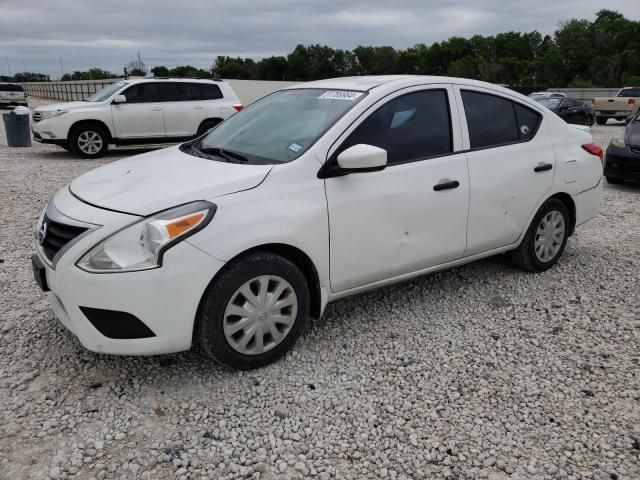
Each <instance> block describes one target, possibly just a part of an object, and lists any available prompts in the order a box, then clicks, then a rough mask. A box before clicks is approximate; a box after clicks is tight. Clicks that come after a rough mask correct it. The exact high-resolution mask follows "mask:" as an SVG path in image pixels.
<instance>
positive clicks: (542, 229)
mask: <svg viewBox="0 0 640 480" xmlns="http://www.w3.org/2000/svg"><path fill="white" fill-rule="evenodd" d="M564 234H565V224H564V217H563V216H562V214H561V213H560V212H558V211H557V210H552V211H550V212H549V213H547V214H546V215H545V216H544V217H542V220H541V221H540V225H538V230H537V231H536V242H535V250H536V257H538V260H540V261H541V262H544V263H546V262H549V261H551V260H553V258H554V257H555V256H556V255H557V254H558V252H559V251H560V248H561V247H562V242H563V241H564Z"/></svg>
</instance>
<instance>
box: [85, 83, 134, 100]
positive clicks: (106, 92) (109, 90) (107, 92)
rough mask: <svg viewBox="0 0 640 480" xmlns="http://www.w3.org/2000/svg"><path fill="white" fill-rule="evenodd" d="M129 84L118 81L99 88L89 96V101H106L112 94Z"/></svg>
mask: <svg viewBox="0 0 640 480" xmlns="http://www.w3.org/2000/svg"><path fill="white" fill-rule="evenodd" d="M125 85H127V82H116V83H112V84H111V85H109V86H107V87H104V88H103V89H102V90H98V91H97V92H96V93H94V94H93V95H91V96H90V97H89V98H87V102H104V101H105V100H106V99H107V98H109V97H110V96H111V95H113V94H114V93H116V92H117V91H118V90H120V89H121V88H122V87H124V86H125Z"/></svg>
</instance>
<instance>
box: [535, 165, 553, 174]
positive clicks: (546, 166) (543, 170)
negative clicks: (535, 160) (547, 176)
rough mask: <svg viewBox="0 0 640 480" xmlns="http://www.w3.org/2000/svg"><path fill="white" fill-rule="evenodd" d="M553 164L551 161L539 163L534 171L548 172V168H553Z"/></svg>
mask: <svg viewBox="0 0 640 480" xmlns="http://www.w3.org/2000/svg"><path fill="white" fill-rule="evenodd" d="M552 168H553V165H551V164H550V163H539V164H538V166H537V167H535V168H534V169H533V171H534V172H536V173H537V172H546V171H547V170H551V169H552Z"/></svg>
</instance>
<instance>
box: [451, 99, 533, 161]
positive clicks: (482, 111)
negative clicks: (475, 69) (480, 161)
mask: <svg viewBox="0 0 640 480" xmlns="http://www.w3.org/2000/svg"><path fill="white" fill-rule="evenodd" d="M461 94H462V102H463V104H464V112H465V117H466V119H467V127H468V130H469V141H470V143H471V148H472V149H478V148H489V147H497V146H500V145H508V144H510V143H516V142H520V141H527V140H530V139H531V138H533V136H534V135H535V134H536V131H537V129H538V126H539V125H540V121H541V119H542V116H541V115H540V114H539V113H537V112H535V111H534V110H532V109H530V108H528V107H525V106H524V105H521V104H519V103H517V102H514V101H511V100H509V99H507V98H503V97H499V96H497V95H492V94H489V93H484V92H476V91H471V90H462V91H461Z"/></svg>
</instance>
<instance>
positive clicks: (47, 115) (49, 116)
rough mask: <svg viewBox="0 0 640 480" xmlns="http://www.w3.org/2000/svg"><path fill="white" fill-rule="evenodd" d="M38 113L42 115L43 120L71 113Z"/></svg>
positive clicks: (64, 111)
mask: <svg viewBox="0 0 640 480" xmlns="http://www.w3.org/2000/svg"><path fill="white" fill-rule="evenodd" d="M38 113H40V115H41V118H42V120H48V119H49V118H53V117H59V116H60V115H64V114H65V113H69V110H53V111H51V112H43V111H39V112H38Z"/></svg>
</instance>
